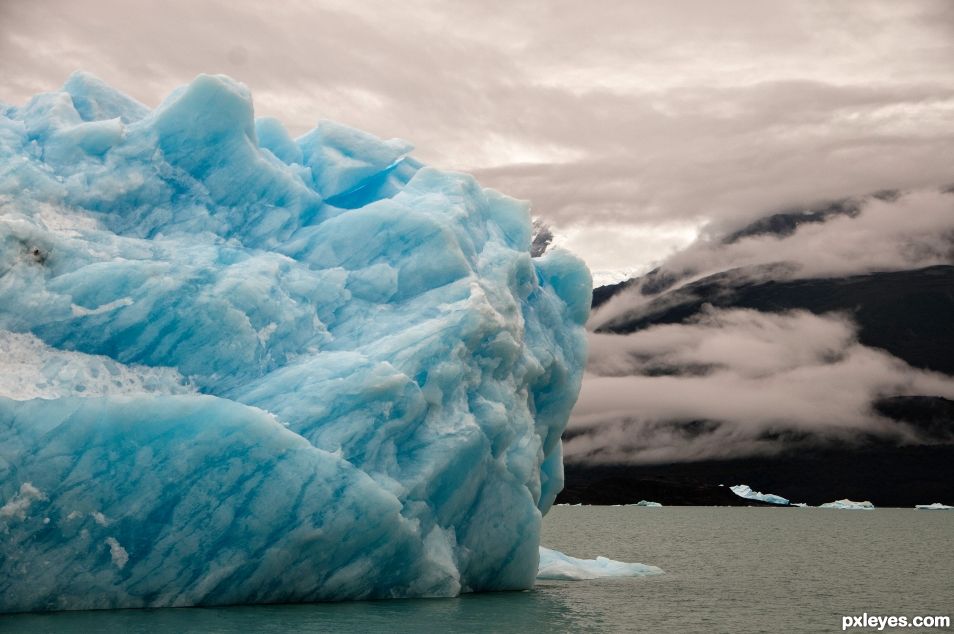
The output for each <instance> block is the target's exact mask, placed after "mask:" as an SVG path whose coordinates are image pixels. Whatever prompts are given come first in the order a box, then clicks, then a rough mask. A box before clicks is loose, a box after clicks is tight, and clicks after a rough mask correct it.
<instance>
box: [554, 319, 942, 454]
mask: <svg viewBox="0 0 954 634" xmlns="http://www.w3.org/2000/svg"><path fill="white" fill-rule="evenodd" d="M913 394H921V395H932V396H942V397H946V398H954V379H952V378H951V377H947V376H945V375H940V374H935V373H931V372H925V371H921V370H916V369H914V368H911V367H910V366H908V365H907V364H905V363H904V362H903V361H901V360H900V359H898V358H896V357H893V356H891V355H890V354H887V353H886V352H883V351H881V350H876V349H873V348H867V347H865V346H862V345H861V344H859V343H858V342H857V340H856V337H855V326H854V324H853V323H852V322H851V321H850V320H849V319H848V318H847V317H845V316H841V315H837V314H832V315H823V316H818V315H812V314H810V313H806V312H800V311H796V312H792V313H787V314H767V313H760V312H758V311H753V310H742V309H736V310H709V311H707V312H706V313H704V314H703V315H702V316H701V317H699V318H697V319H695V320H693V321H691V322H689V323H685V324H674V325H661V326H654V327H651V328H648V329H646V330H643V331H639V332H636V333H633V334H630V335H609V334H591V335H590V361H589V365H588V368H587V375H586V377H585V378H584V382H583V389H582V392H581V394H580V399H579V401H578V403H577V407H576V408H575V410H574V412H573V416H572V418H571V421H570V426H569V438H568V440H567V441H566V443H565V453H566V456H567V460H570V461H573V460H587V461H605V462H644V463H645V462H661V461H672V460H692V459H698V458H713V457H727V456H737V455H749V454H752V453H772V452H775V451H778V450H780V449H782V448H784V447H787V446H791V445H792V444H794V443H793V440H795V441H811V442H824V441H832V440H839V441H843V442H851V441H856V440H857V439H859V438H860V437H864V436H866V435H873V436H882V437H886V438H892V439H894V440H897V441H901V442H919V441H923V440H925V439H923V438H921V437H920V436H919V434H918V432H917V431H916V430H914V429H910V428H907V427H905V426H903V425H899V424H898V423H895V422H892V421H889V420H887V419H883V418H881V417H880V416H879V415H878V414H877V413H876V412H875V411H874V410H873V408H872V404H873V402H874V401H875V400H876V399H877V398H879V397H884V396H895V395H913Z"/></svg>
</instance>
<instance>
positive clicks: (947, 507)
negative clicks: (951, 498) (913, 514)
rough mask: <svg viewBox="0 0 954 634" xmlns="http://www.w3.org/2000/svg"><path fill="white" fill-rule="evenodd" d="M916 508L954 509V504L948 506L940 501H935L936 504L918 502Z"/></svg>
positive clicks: (931, 509)
mask: <svg viewBox="0 0 954 634" xmlns="http://www.w3.org/2000/svg"><path fill="white" fill-rule="evenodd" d="M914 508H916V509H918V510H921V511H954V506H948V505H947V504H941V503H940V502H935V503H934V504H917V505H915V507H914Z"/></svg>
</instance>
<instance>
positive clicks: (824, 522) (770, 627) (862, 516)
mask: <svg viewBox="0 0 954 634" xmlns="http://www.w3.org/2000/svg"><path fill="white" fill-rule="evenodd" d="M543 543H544V545H546V546H549V547H551V548H556V549H558V550H561V551H563V552H565V553H567V554H570V555H574V556H577V557H594V556H596V555H606V556H609V557H611V558H613V559H619V560H623V561H639V562H642V563H647V564H653V565H656V566H660V567H661V568H663V570H665V571H666V574H665V575H662V576H658V577H646V578H639V579H604V580H593V581H577V582H570V581H547V582H541V583H540V584H539V585H538V586H537V588H536V589H535V590H534V591H532V592H511V593H498V594H484V595H471V596H465V597H461V598H459V599H431V600H407V601H405V600H401V601H375V602H363V603H339V604H321V605H295V606H250V607H233V608H188V609H168V610H120V611H101V612H64V613H54V614H43V615H13V616H6V617H0V632H32V633H41V632H57V633H59V632H77V633H80V632H81V633H83V634H94V633H98V632H124V633H125V632H129V633H139V632H141V633H148V634H166V633H175V634H183V633H185V632H222V633H231V632H389V633H399V632H547V633H548V634H552V633H553V632H564V631H567V632H835V631H841V617H842V616H843V615H861V614H862V613H864V612H867V613H868V614H875V615H883V616H891V615H898V616H908V617H911V616H915V615H950V616H954V511H915V510H913V509H912V510H906V509H877V510H874V511H839V510H828V509H798V508H779V509H773V508H704V507H667V508H636V507H557V508H555V509H553V511H551V513H550V514H549V515H548V516H547V518H546V519H545V520H544V530H543ZM859 631H876V630H859ZM886 631H891V630H890V628H889V629H888V630H886ZM894 631H901V630H894ZM904 631H908V632H913V631H915V630H913V629H908V630H904ZM931 631H936V632H941V631H954V629H938V630H931Z"/></svg>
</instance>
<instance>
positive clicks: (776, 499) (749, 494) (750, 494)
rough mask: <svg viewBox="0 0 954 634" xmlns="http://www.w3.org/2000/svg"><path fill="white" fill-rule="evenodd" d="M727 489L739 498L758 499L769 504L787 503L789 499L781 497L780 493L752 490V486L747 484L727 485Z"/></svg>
mask: <svg viewBox="0 0 954 634" xmlns="http://www.w3.org/2000/svg"><path fill="white" fill-rule="evenodd" d="M729 489H730V490H731V491H732V492H733V493H735V494H736V495H738V496H739V497H740V498H745V499H747V500H758V501H760V502H768V503H769V504H782V505H788V504H789V501H788V500H787V499H786V498H783V497H782V496H781V495H775V494H774V493H759V492H758V491H753V490H752V488H751V487H750V486H748V485H747V484H736V485H735V486H731V487H729Z"/></svg>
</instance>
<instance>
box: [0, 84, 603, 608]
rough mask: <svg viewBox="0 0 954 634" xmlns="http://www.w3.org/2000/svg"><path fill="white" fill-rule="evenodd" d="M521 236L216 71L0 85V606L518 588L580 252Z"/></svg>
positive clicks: (442, 187) (390, 158)
mask: <svg viewBox="0 0 954 634" xmlns="http://www.w3.org/2000/svg"><path fill="white" fill-rule="evenodd" d="M530 243H531V223H530V217H529V213H528V207H527V204H526V203H524V202H521V201H517V200H513V199H511V198H507V197H506V196H503V195H502V194H499V193H497V192H494V191H492V190H488V189H485V188H482V187H481V186H480V185H479V184H478V183H477V182H476V180H474V179H473V178H472V177H470V176H468V175H465V174H459V173H453V172H447V171H442V170H439V169H435V168H432V167H428V166H425V165H422V164H421V163H420V162H418V161H417V160H415V159H414V158H413V156H412V155H411V146H410V145H409V144H408V143H406V142H404V141H400V140H382V139H379V138H376V137H374V136H372V135H370V134H367V133H364V132H361V131H358V130H353V129H351V128H348V127H347V126H343V125H341V124H338V123H334V122H330V121H323V122H320V123H318V125H317V126H316V127H315V128H314V129H313V130H311V131H310V132H308V133H306V134H305V135H303V136H301V137H299V138H297V139H293V138H291V136H290V135H289V134H288V133H287V131H286V130H285V129H284V127H283V126H282V125H281V124H280V123H279V122H278V121H276V120H274V119H264V118H256V117H255V116H254V109H253V105H252V98H251V95H250V94H249V92H248V90H247V89H246V88H245V87H244V86H243V85H242V84H240V83H238V82H236V81H234V80H231V79H229V78H227V77H224V76H209V75H202V76H199V77H198V78H196V79H195V81H193V82H192V83H191V84H189V85H187V86H184V87H182V88H180V89H178V90H176V91H175V92H173V93H172V94H171V95H170V96H169V97H168V98H167V99H166V100H165V101H163V102H162V103H161V104H160V105H159V106H158V107H157V108H155V109H149V108H147V107H146V106H143V105H142V104H139V103H137V102H136V101H135V100H133V99H131V98H129V97H127V96H125V95H123V94H122V93H120V92H119V91H117V90H115V89H113V88H111V87H109V86H107V85H106V84H104V83H103V82H101V81H99V80H98V79H96V78H95V77H92V76H91V75H88V74H84V73H77V74H74V75H73V76H72V77H70V78H69V80H68V81H67V82H66V84H65V85H64V86H63V88H62V89H60V90H58V91H54V92H49V93H42V94H39V95H36V96H35V97H34V98H32V99H31V100H30V101H29V102H27V103H26V104H24V105H22V106H10V105H2V104H0V535H2V539H0V612H12V611H25V610H56V609H87V608H121V607H122V608H125V607H147V606H167V605H176V606H184V605H214V604H233V603H250V602H251V603H254V602H279V601H314V600H336V599H359V598H379V597H381V598H383V597H413V596H453V595H456V594H458V593H460V592H462V591H483V590H504V589H522V588H529V587H531V586H532V585H533V583H534V580H535V578H536V576H537V571H538V563H539V559H540V551H539V550H538V547H539V535H540V522H541V518H542V515H543V514H544V513H546V511H547V510H548V509H549V507H550V505H551V504H552V502H553V500H554V498H555V496H556V494H557V492H558V491H559V490H560V488H561V487H562V482H563V480H562V478H563V475H562V454H561V451H562V449H561V445H560V442H559V438H560V435H561V433H562V431H563V428H564V426H565V425H566V421H567V418H568V416H569V412H570V409H571V408H572V406H573V404H574V403H575V400H576V397H577V394H578V392H579V385H580V380H581V376H582V371H583V367H584V364H585V354H586V348H585V337H584V330H583V324H584V323H585V321H586V318H587V315H588V310H589V304H590V296H591V279H590V275H589V272H588V271H587V269H586V267H585V266H584V265H583V264H582V262H581V261H580V260H579V259H577V258H576V257H574V256H573V255H571V254H569V253H567V252H565V251H560V250H554V251H548V252H546V253H544V254H543V255H542V256H541V257H535V258H531V257H530ZM97 518H102V521H98V520H97Z"/></svg>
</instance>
